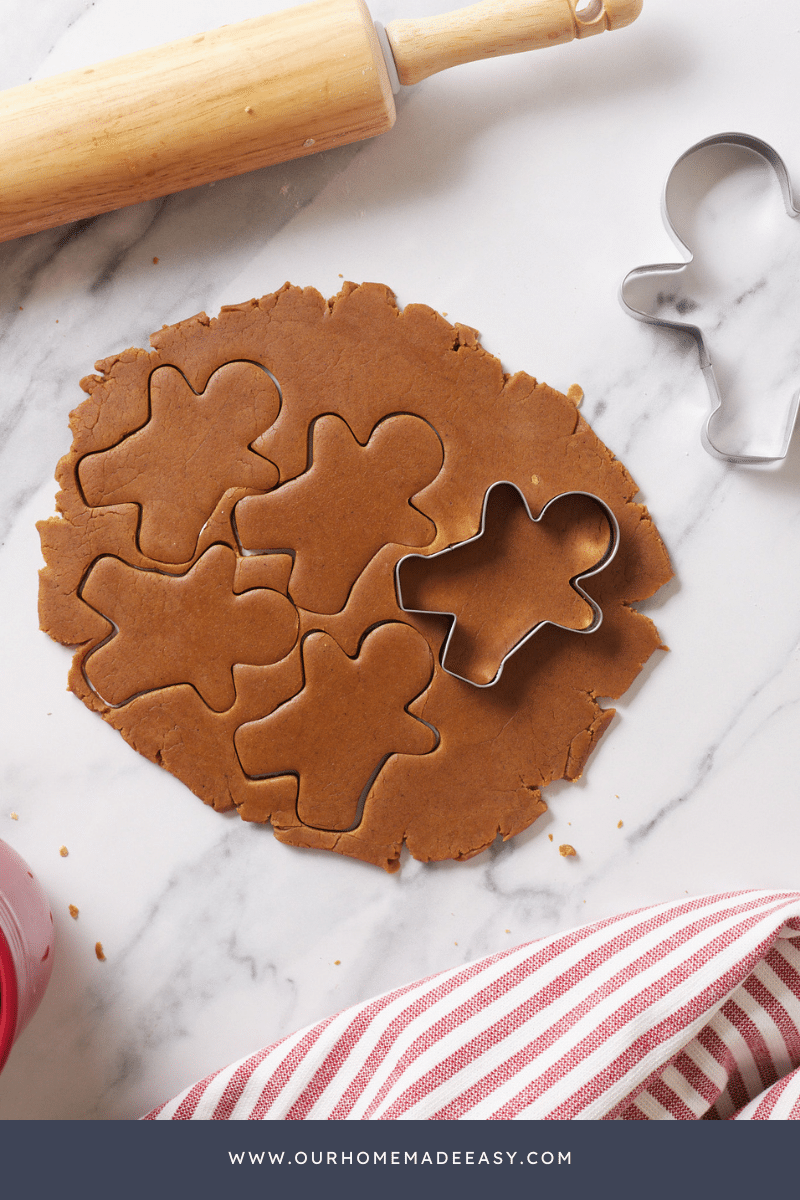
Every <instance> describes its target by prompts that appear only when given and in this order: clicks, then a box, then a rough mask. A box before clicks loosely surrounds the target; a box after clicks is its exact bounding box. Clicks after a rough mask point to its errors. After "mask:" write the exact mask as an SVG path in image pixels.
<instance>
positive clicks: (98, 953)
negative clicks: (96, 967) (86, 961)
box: [94, 942, 106, 962]
mask: <svg viewBox="0 0 800 1200" xmlns="http://www.w3.org/2000/svg"><path fill="white" fill-rule="evenodd" d="M94 953H95V957H96V958H97V961H98V962H105V961H106V956H105V954H104V953H103V943H102V942H95V944H94Z"/></svg>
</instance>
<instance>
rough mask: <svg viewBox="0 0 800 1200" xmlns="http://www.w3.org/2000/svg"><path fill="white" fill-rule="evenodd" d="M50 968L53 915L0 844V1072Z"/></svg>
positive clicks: (12, 853) (26, 870)
mask: <svg viewBox="0 0 800 1200" xmlns="http://www.w3.org/2000/svg"><path fill="white" fill-rule="evenodd" d="M52 969H53V916H52V913H51V912H50V905H49V904H48V902H47V897H46V896H45V894H44V892H43V890H42V887H41V885H40V884H39V882H38V881H37V880H36V879H35V878H34V876H33V872H32V871H31V869H30V867H29V866H28V864H27V863H26V862H25V860H24V859H22V858H20V856H19V855H18V854H17V852H16V850H12V848H11V847H10V846H9V845H7V844H6V843H5V842H2V841H0V1071H2V1069H3V1067H4V1065H5V1062H6V1059H7V1058H8V1055H9V1053H10V1051H11V1047H12V1046H13V1044H14V1042H15V1041H16V1039H17V1038H18V1037H19V1035H20V1034H21V1033H22V1031H23V1029H24V1028H25V1026H26V1025H27V1024H28V1021H30V1019H31V1017H32V1016H33V1014H34V1013H35V1012H36V1009H37V1008H38V1007H39V1003H40V1001H41V999H42V996H43V995H44V992H45V988H46V987H47V983H48V980H49V979H50V972H51V971H52Z"/></svg>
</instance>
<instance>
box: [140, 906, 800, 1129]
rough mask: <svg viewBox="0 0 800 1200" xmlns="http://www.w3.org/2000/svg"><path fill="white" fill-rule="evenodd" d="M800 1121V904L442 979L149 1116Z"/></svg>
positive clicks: (710, 915)
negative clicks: (789, 1119) (799, 1119)
mask: <svg viewBox="0 0 800 1200" xmlns="http://www.w3.org/2000/svg"><path fill="white" fill-rule="evenodd" d="M799 1117H800V892H755V891H749V892H736V893H728V894H724V895H715V896H702V897H699V898H693V899H686V900H682V901H679V902H677V903H672V904H660V905H657V906H656V907H654V908H646V909H641V910H638V911H636V912H632V913H627V914H625V915H624V916H619V917H614V918H612V919H609V920H605V921H598V922H596V923H594V924H592V925H584V926H582V927H581V928H579V929H575V930H572V931H571V932H569V933H564V934H558V935H557V936H555V937H549V938H545V939H544V940H542V941H536V942H530V943H528V944H527V945H524V946H518V947H517V948H516V949H514V950H507V951H504V952H502V953H500V954H494V955H492V956H490V957H489V958H484V959H481V960H480V961H478V962H475V963H472V964H470V965H469V966H466V967H459V968H457V969H455V970H451V971H445V972H444V973H443V974H441V975H436V976H433V977H431V978H429V979H424V980H421V981H418V982H416V983H413V984H410V985H408V986H407V987H403V988H398V989H397V990H395V991H392V992H389V993H387V994H386V995H383V996H379V997H378V998H377V999H374V1000H369V1001H367V1002H366V1003H364V1004H359V1005H356V1006H355V1007H354V1008H349V1009H347V1010H346V1011H344V1012H342V1013H339V1014H338V1015H337V1016H334V1017H328V1018H326V1019H325V1020H324V1021H320V1022H318V1023H317V1024H316V1025H311V1026H309V1027H308V1028H306V1029H303V1030H301V1031H300V1032H299V1033H295V1034H293V1035H292V1036H291V1037H287V1038H284V1039H283V1040H282V1041H279V1042H276V1043H274V1044H273V1045H271V1046H267V1047H266V1048H265V1049H263V1050H260V1051H259V1052H258V1053H257V1054H253V1055H251V1056H250V1057H249V1058H245V1059H242V1060H241V1061H240V1062H238V1063H235V1064H234V1065H232V1066H230V1067H227V1068H226V1069H225V1070H222V1071H218V1072H216V1074H214V1075H211V1076H209V1077H208V1078H207V1079H203V1080H202V1081H201V1082H199V1083H196V1084H195V1085H194V1086H192V1087H190V1088H187V1090H186V1091H185V1092H183V1093H182V1094H181V1095H180V1096H177V1097H176V1098H175V1099H174V1100H171V1101H169V1102H168V1103H166V1104H162V1105H161V1106H160V1107H159V1108H156V1109H155V1110H153V1112H151V1113H149V1114H148V1115H147V1117H146V1118H145V1119H147V1120H174V1121H187V1120H254V1121H257V1120H267V1121H275V1120H279V1121H280V1120H286V1121H303V1120H329V1121H344V1120H350V1121H352V1120H356V1121H363V1120H373V1121H375V1120H377V1121H396V1120H431V1121H456V1120H460V1119H467V1120H489V1121H508V1120H520V1119H522V1120H526V1119H536V1120H624V1121H648V1120H679V1121H684V1120H697V1119H699V1118H702V1119H706V1120H729V1119H734V1120H756V1121H760V1120H770V1119H772V1120H774V1119H787V1118H791V1119H797V1118H799Z"/></svg>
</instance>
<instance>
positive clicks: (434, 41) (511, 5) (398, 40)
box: [386, 0, 642, 84]
mask: <svg viewBox="0 0 800 1200" xmlns="http://www.w3.org/2000/svg"><path fill="white" fill-rule="evenodd" d="M641 11H642V0H482V3H479V4H473V5H471V6H470V7H469V8H460V9H457V10H456V11H455V12H450V13H445V14H444V15H442V16H438V17H427V18H425V19H422V20H405V21H404V20H399V21H390V23H389V24H388V25H387V26H386V37H387V39H388V41H389V45H390V46H391V49H392V54H393V56H394V61H395V63H396V66H397V74H398V76H399V79H400V82H401V83H402V84H412V83H419V82H420V80H422V79H427V78H428V76H429V75H435V74H436V73H437V72H438V71H444V70H447V68H448V67H457V66H459V64H461V63H468V62H476V61H477V60H478V59H483V58H498V57H499V56H500V55H502V54H522V53H524V52H527V51H528V50H536V49H538V48H539V47H543V46H559V45H563V44H564V43H565V42H571V41H573V40H574V39H575V38H584V37H590V36H591V35H592V34H595V33H603V32H604V31H605V30H609V29H622V28H624V27H625V26H626V25H630V24H631V22H632V21H635V20H636V18H637V17H638V16H639V13H640V12H641Z"/></svg>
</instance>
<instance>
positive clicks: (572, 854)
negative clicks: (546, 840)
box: [558, 842, 577, 858]
mask: <svg viewBox="0 0 800 1200" xmlns="http://www.w3.org/2000/svg"><path fill="white" fill-rule="evenodd" d="M558 853H559V854H560V855H561V857H562V858H577V851H576V849H575V847H574V846H570V844H569V842H564V844H563V845H561V846H559V847H558Z"/></svg>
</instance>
